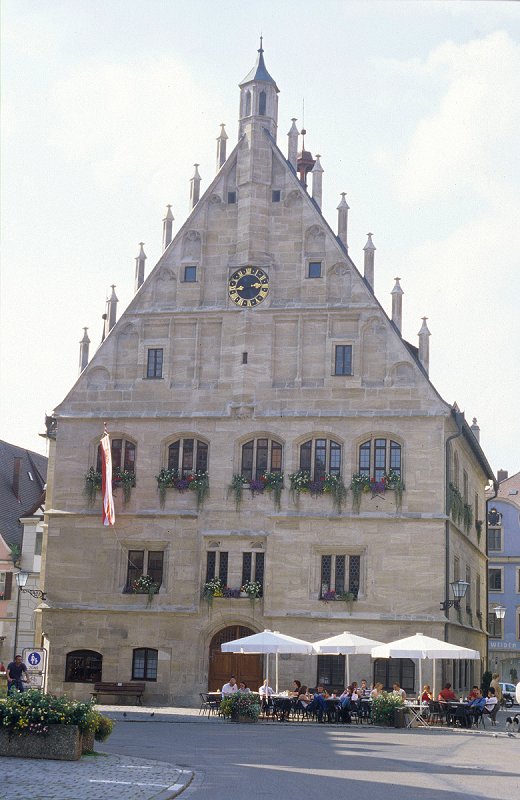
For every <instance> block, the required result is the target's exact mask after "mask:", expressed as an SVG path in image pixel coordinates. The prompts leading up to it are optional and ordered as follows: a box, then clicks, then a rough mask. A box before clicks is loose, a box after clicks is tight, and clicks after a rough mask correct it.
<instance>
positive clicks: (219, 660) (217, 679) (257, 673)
mask: <svg viewBox="0 0 520 800" xmlns="http://www.w3.org/2000/svg"><path fill="white" fill-rule="evenodd" d="M253 633H255V631H252V630H251V629H250V628H245V627H244V626H243V625H230V626H229V627H228V628H223V629H222V630H221V631H219V632H218V633H216V634H215V636H214V637H213V639H212V640H211V644H210V646H209V674H208V692H218V691H219V689H222V687H223V686H224V684H225V683H227V682H228V680H229V678H230V677H231V675H234V676H235V678H236V679H237V682H238V681H245V682H246V683H247V685H248V686H249V688H250V689H251V691H253V692H256V691H258V687H259V686H261V685H262V682H263V679H264V677H263V659H264V657H263V656H261V655H243V654H242V653H223V652H222V651H221V649H220V645H221V644H224V642H231V641H233V639H242V638H243V637H244V636H251V635H252V634H253Z"/></svg>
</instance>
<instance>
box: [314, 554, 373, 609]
mask: <svg viewBox="0 0 520 800" xmlns="http://www.w3.org/2000/svg"><path fill="white" fill-rule="evenodd" d="M330 555H332V556H333V557H334V558H335V557H336V556H345V557H346V559H349V558H350V557H351V556H359V559H360V565H359V589H358V595H357V598H358V600H361V599H365V597H366V575H365V570H366V560H367V551H366V548H364V547H355V546H354V547H341V546H339V547H338V545H316V546H313V547H312V550H311V559H310V569H311V574H310V581H309V583H310V599H311V600H320V599H321V594H322V586H321V574H322V573H321V565H322V557H323V556H330ZM332 572H333V573H334V567H333V568H332ZM348 572H349V567H348V562H347V563H346V565H345V574H346V575H348ZM332 588H334V589H335V587H331V589H332ZM346 591H348V588H347V589H346Z"/></svg>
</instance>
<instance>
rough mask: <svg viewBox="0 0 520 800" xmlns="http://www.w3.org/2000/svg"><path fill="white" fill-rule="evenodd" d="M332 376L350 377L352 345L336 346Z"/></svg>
mask: <svg viewBox="0 0 520 800" xmlns="http://www.w3.org/2000/svg"><path fill="white" fill-rule="evenodd" d="M334 375H352V345H351V344H337V345H336V348H335V357H334Z"/></svg>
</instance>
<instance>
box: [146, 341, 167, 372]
mask: <svg viewBox="0 0 520 800" xmlns="http://www.w3.org/2000/svg"><path fill="white" fill-rule="evenodd" d="M162 367H163V349H162V347H153V348H150V350H148V361H147V364H146V377H147V378H162Z"/></svg>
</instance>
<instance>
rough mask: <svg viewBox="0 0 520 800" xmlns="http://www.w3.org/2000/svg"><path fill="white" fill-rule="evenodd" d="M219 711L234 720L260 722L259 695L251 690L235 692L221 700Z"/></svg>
mask: <svg viewBox="0 0 520 800" xmlns="http://www.w3.org/2000/svg"><path fill="white" fill-rule="evenodd" d="M219 712H220V713H221V714H223V715H224V716H225V717H229V718H230V719H231V720H232V722H258V717H259V716H260V703H259V701H258V696H257V695H256V694H251V693H249V692H235V693H234V694H232V695H229V696H228V697H225V698H224V699H223V700H222V701H221V703H220V706H219Z"/></svg>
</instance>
